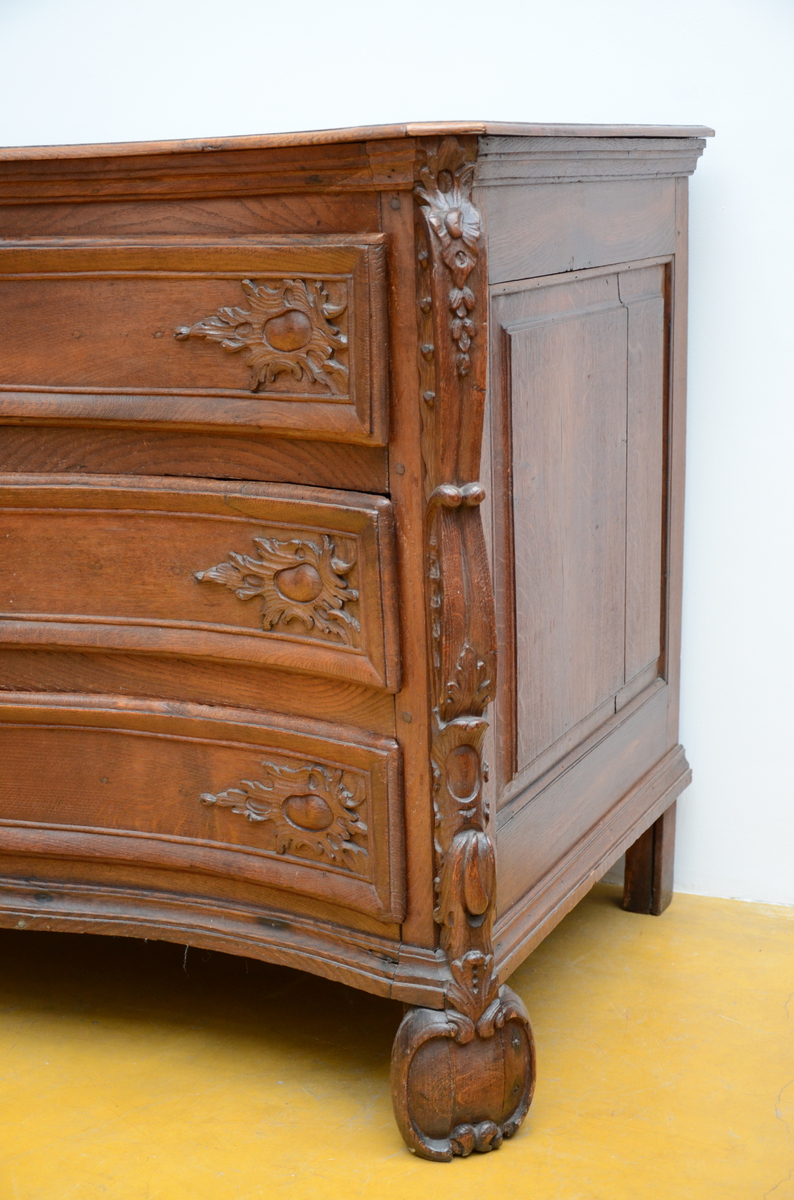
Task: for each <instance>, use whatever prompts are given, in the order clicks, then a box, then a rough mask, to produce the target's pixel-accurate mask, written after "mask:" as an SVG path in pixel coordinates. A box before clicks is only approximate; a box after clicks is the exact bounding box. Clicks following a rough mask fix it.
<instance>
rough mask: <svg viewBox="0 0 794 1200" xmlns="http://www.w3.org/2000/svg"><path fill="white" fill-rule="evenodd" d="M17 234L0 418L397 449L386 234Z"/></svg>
mask: <svg viewBox="0 0 794 1200" xmlns="http://www.w3.org/2000/svg"><path fill="white" fill-rule="evenodd" d="M148 242H149V244H147V245H141V244H140V243H139V242H138V243H137V244H136V241H135V239H132V238H130V239H100V238H97V239H94V240H84V241H83V240H80V239H77V238H62V239H59V240H58V241H44V240H41V241H32V240H31V241H30V242H21V243H6V244H5V245H3V246H2V247H1V248H0V319H1V320H2V325H3V331H4V339H3V340H4V352H3V362H2V367H1V368H0V419H2V418H6V419H11V418H16V419H23V420H27V421H31V420H34V419H37V420H39V421H41V420H45V419H50V420H53V419H58V420H60V421H61V422H63V421H76V420H80V421H86V420H90V421H99V422H107V421H112V422H115V423H124V424H127V423H129V422H146V423H147V424H154V425H162V424H163V423H166V424H169V425H173V426H186V427H191V428H197V427H202V426H204V427H218V426H226V427H231V428H236V429H238V430H239V428H240V427H241V426H242V427H248V428H250V429H252V430H254V429H257V430H265V429H267V430H272V431H273V432H279V433H282V434H286V435H288V436H293V437H311V436H316V435H318V434H321V435H323V436H328V437H333V438H336V439H338V440H341V441H353V442H370V443H375V444H381V445H382V444H385V441H386V434H387V431H386V415H387V409H386V404H387V401H386V365H385V357H384V345H385V292H384V288H385V277H384V259H383V246H382V244H381V243H382V239H381V238H380V237H379V236H378V235H365V236H362V237H360V238H353V237H350V236H338V237H328V236H326V237H309V236H306V235H295V236H294V237H291V238H281V239H279V238H248V239H245V238H234V239H233V238H230V239H228V240H227V241H225V242H218V241H217V240H216V241H212V240H211V239H204V240H201V239H190V238H179V237H170V238H166V237H150V238H149V239H148Z"/></svg>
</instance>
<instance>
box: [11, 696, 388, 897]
mask: <svg viewBox="0 0 794 1200" xmlns="http://www.w3.org/2000/svg"><path fill="white" fill-rule="evenodd" d="M0 742H2V759H3V772H2V779H0V859H1V858H2V852H3V851H6V852H8V853H17V854H18V853H27V854H30V855H43V856H45V857H46V856H49V857H60V858H71V859H85V860H89V861H90V860H94V859H99V860H102V861H103V862H112V861H115V862H119V863H129V864H137V865H139V866H148V867H161V868H163V869H165V870H166V872H170V871H174V870H176V871H178V870H184V871H193V872H195V871H198V872H199V873H205V874H209V875H215V876H221V877H226V878H229V879H239V880H244V881H248V882H249V883H260V884H262V885H265V886H269V887H276V888H280V889H285V890H286V891H291V892H297V893H304V894H308V895H313V896H317V897H319V898H321V899H325V900H328V901H331V902H334V903H338V904H341V905H342V906H343V907H345V906H346V907H349V908H353V909H356V910H359V911H362V912H367V913H370V914H373V915H376V916H379V917H382V918H383V919H386V920H392V919H393V920H399V919H400V918H401V915H402V910H403V908H404V888H403V850H402V818H401V798H400V770H399V750H398V747H397V744H396V743H395V742H394V741H393V740H392V739H390V738H385V737H378V736H375V735H372V734H366V733H364V732H362V731H360V730H355V729H352V728H350V727H345V726H323V725H322V724H321V723H320V722H314V721H308V720H305V719H304V720H300V719H297V718H293V719H289V718H284V717H278V716H276V715H274V714H255V713H246V712H245V710H241V709H237V710H228V709H226V710H223V709H214V708H211V707H202V706H198V705H190V704H183V705H177V704H173V703H170V704H169V703H164V702H157V701H148V702H147V701H142V700H140V701H129V700H123V699H121V698H119V697H113V696H107V697H80V696H64V695H58V696H54V695H49V696H47V695H37V694H20V693H17V694H15V695H13V694H12V695H8V694H7V695H6V696H4V697H3V699H2V702H1V703H0ZM163 886H164V887H167V879H166V878H165V877H164V879H163Z"/></svg>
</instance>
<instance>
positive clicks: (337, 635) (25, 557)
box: [0, 475, 399, 691]
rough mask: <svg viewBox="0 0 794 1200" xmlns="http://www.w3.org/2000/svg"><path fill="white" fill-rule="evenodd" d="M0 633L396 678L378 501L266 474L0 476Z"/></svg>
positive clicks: (34, 641) (378, 680) (41, 642)
mask: <svg viewBox="0 0 794 1200" xmlns="http://www.w3.org/2000/svg"><path fill="white" fill-rule="evenodd" d="M0 510H1V512H0V522H1V525H2V545H3V570H2V572H0V642H2V643H3V644H5V645H28V646H33V645H38V646H54V647H57V646H73V647H81V646H82V647H86V648H89V647H90V648H93V649H105V650H107V649H118V650H127V651H135V652H138V653H147V654H160V655H162V654H166V655H183V656H184V655H186V656H191V657H195V658H209V659H216V660H229V661H236V662H241V663H252V664H258V665H262V666H267V665H272V666H277V667H281V668H286V669H288V670H294V671H300V672H304V673H308V674H314V675H317V674H320V675H328V676H333V677H337V678H341V679H346V680H351V681H356V682H358V683H364V684H367V685H369V686H372V687H378V688H385V689H387V690H389V691H396V690H397V689H398V687H399V655H398V642H397V636H398V635H397V614H396V606H397V593H396V580H395V565H394V556H395V549H394V534H393V524H392V511H391V505H390V502H389V501H388V500H387V499H385V498H384V497H381V496H367V495H362V494H360V493H357V492H338V491H330V490H329V491H326V490H322V489H319V488H303V489H300V490H299V489H297V488H294V487H290V486H287V485H277V484H269V485H268V484H239V483H224V482H209V481H204V480H188V481H186V480H175V479H156V478H155V479H148V478H147V479H137V480H136V481H135V483H134V484H131V483H130V481H129V480H128V479H124V478H120V477H113V476H92V477H89V478H88V479H86V478H85V477H78V478H75V477H68V476H57V477H56V476H13V475H12V476H4V477H0Z"/></svg>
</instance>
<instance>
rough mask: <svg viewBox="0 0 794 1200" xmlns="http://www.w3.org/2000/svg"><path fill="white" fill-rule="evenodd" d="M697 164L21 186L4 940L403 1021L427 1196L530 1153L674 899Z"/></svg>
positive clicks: (56, 165) (444, 167) (550, 144)
mask: <svg viewBox="0 0 794 1200" xmlns="http://www.w3.org/2000/svg"><path fill="white" fill-rule="evenodd" d="M709 132H710V131H709V130H705V129H699V128H698V129H693V128H666V127H610V126H605V127H594V126H532V125H526V126H519V125H515V126H513V125H484V124H481V125H477V124H462V125H435V126H433V125H422V126H391V127H380V128H371V129H354V130H345V131H341V132H332V133H319V134H301V135H278V136H272V137H250V138H230V139H223V140H220V141H217V142H211V143H203V142H183V143H160V144H140V145H123V146H94V147H71V148H63V147H60V148H38V149H29V150H16V149H14V150H7V151H2V152H0V238H1V239H2V240H0V314H1V316H2V327H3V355H2V365H1V366H0V422H1V423H2V425H1V427H0V471H2V478H0V492H1V495H0V506H1V507H2V520H1V522H0V532H1V533H2V546H3V571H2V574H0V630H1V633H0V687H1V688H2V691H0V738H1V739H2V755H3V771H2V773H0V923H2V924H4V925H10V926H14V927H20V928H38V929H58V930H74V931H86V932H96V933H115V934H125V935H133V936H140V937H149V938H164V939H170V940H173V941H175V942H180V943H185V942H187V943H189V944H191V945H195V946H203V947H211V948H218V949H221V950H226V951H230V952H232V953H237V954H248V955H254V956H258V957H261V958H264V959H268V960H270V961H274V962H279V963H286V964H289V965H292V966H297V967H301V968H304V969H305V970H308V971H313V972H315V973H317V974H321V975H326V976H329V977H331V978H334V979H339V980H342V981H344V982H346V983H349V984H351V985H353V986H355V987H361V988H364V989H366V990H368V991H372V992H375V993H378V994H380V995H384V996H392V997H394V998H396V999H398V1000H402V1001H404V1002H405V1003H406V1004H407V1005H409V1006H411V1007H409V1008H408V1010H407V1012H406V1015H405V1018H404V1020H403V1023H402V1025H401V1027H400V1030H399V1033H398V1035H397V1039H396V1043H395V1047H394V1058H393V1067H392V1078H393V1092H394V1104H395V1112H396V1115H397V1120H398V1123H399V1126H400V1129H401V1131H402V1133H403V1136H404V1137H405V1140H406V1142H407V1143H408V1145H409V1147H410V1148H411V1149H412V1150H414V1151H416V1152H417V1153H419V1154H421V1155H424V1156H425V1157H428V1158H435V1159H441V1160H444V1159H449V1158H451V1157H452V1156H453V1155H454V1154H468V1153H469V1152H470V1151H472V1150H474V1149H476V1150H488V1149H494V1148H496V1147H497V1146H498V1145H499V1144H500V1142H501V1141H502V1139H503V1137H506V1136H509V1135H510V1134H512V1133H513V1132H514V1131H515V1129H516V1128H517V1127H518V1125H519V1124H520V1122H521V1120H522V1119H523V1117H524V1115H525V1114H526V1111H527V1109H528V1107H529V1104H530V1100H531V1097H532V1088H533V1085H534V1050H533V1044H532V1037H531V1033H530V1029H529V1023H528V1020H527V1014H526V1012H525V1010H524V1008H523V1006H522V1004H521V1002H520V1000H519V999H518V998H517V997H516V996H515V995H514V994H513V993H512V992H511V991H510V989H509V988H507V987H506V986H505V985H504V982H503V981H504V980H505V978H506V977H507V976H508V975H509V973H510V971H511V970H512V969H513V968H514V967H515V966H516V965H517V964H518V963H519V962H520V961H521V960H522V958H524V956H525V955H527V954H528V953H529V952H530V951H531V950H532V948H533V947H534V946H535V945H536V944H537V943H538V942H539V941H540V940H541V939H542V938H543V937H544V935H545V934H546V933H547V932H548V931H549V930H550V929H551V928H552V927H553V926H554V925H555V924H556V922H557V921H559V920H560V918H561V917H562V916H563V915H564V914H565V913H566V912H567V911H568V910H569V909H570V908H571V907H572V906H573V905H574V904H575V903H576V901H577V900H578V899H579V898H580V897H581V896H582V895H583V894H584V893H585V892H586V891H587V889H588V888H589V887H590V886H591V885H592V883H593V882H594V881H595V880H596V879H597V878H598V877H599V876H600V875H601V874H603V872H604V871H605V870H606V869H607V868H608V867H609V866H610V865H611V864H612V863H613V862H614V861H615V860H616V859H617V858H618V857H619V856H620V855H621V854H622V853H623V851H624V850H628V855H627V872H626V887H625V904H626V907H628V908H632V909H634V910H635V911H643V912H657V913H658V912H660V911H661V909H662V908H663V907H664V906H665V904H666V903H667V901H668V900H669V892H670V886H671V870H672V844H673V814H674V802H675V799H676V797H677V796H678V794H679V793H680V792H681V791H682V789H683V788H684V787H685V786H686V784H687V782H688V779H689V770H688V767H687V763H686V760H685V758H684V754H683V750H682V749H681V747H680V746H679V745H678V737H677V696H678V655H679V607H680V586H681V532H682V480H683V436H684V424H683V420H684V365H685V336H686V309H685V293H686V228H687V225H686V197H687V176H688V175H690V174H691V173H692V171H693V170H694V168H695V164H696V160H697V158H698V156H699V155H700V153H701V151H702V147H703V144H704V143H703V141H702V140H701V139H702V137H703V136H705V135H708V133H709Z"/></svg>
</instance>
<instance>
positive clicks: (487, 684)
mask: <svg viewBox="0 0 794 1200" xmlns="http://www.w3.org/2000/svg"><path fill="white" fill-rule="evenodd" d="M422 152H423V153H424V156H425V160H424V165H423V166H422V167H421V168H420V171H419V182H418V183H417V186H416V188H415V197H416V200H417V203H418V205H419V213H420V214H421V218H420V222H419V232H418V233H417V246H418V247H419V249H418V261H419V271H418V272H417V283H418V287H419V294H418V297H417V299H418V307H419V313H420V317H419V330H420V345H419V355H418V364H419V387H420V394H421V396H422V398H423V402H424V403H423V435H422V452H423V460H424V463H425V469H426V479H425V494H426V496H427V509H426V520H425V550H426V564H427V566H426V569H427V575H428V580H427V602H428V626H429V634H430V648H431V655H432V659H431V666H432V680H433V683H432V686H433V696H434V705H433V715H432V728H431V748H430V753H431V766H432V772H433V806H434V812H435V835H434V858H435V868H436V869H435V881H434V882H435V893H436V897H435V898H436V904H435V909H434V917H435V920H436V922H437V923H438V926H439V930H440V932H439V941H440V946H441V949H442V951H443V953H444V957H445V959H446V963H447V968H448V972H449V978H448V982H447V984H446V987H445V1009H444V1011H443V1013H440V1012H434V1011H432V1010H429V1009H423V1008H414V1009H412V1010H410V1011H409V1012H408V1014H407V1015H406V1017H405V1018H404V1020H403V1023H402V1025H401V1026H400V1030H399V1032H398V1035H397V1040H396V1042H395V1051H394V1057H393V1060H392V1075H393V1097H394V1107H395V1115H396V1117H397V1121H398V1124H399V1125H400V1129H401V1132H402V1134H403V1137H404V1138H405V1140H406V1142H407V1143H408V1145H409V1147H410V1148H411V1149H412V1150H414V1151H415V1152H416V1153H418V1154H420V1155H422V1157H424V1158H429V1159H434V1160H436V1161H449V1160H450V1159H451V1158H452V1157H453V1156H454V1155H466V1154H470V1153H471V1152H472V1151H473V1150H478V1151H486V1150H493V1149H496V1148H497V1147H498V1146H499V1144H500V1142H501V1141H502V1139H503V1138H504V1137H510V1136H511V1135H512V1134H513V1133H514V1132H515V1130H516V1129H517V1128H518V1126H519V1125H520V1123H521V1121H522V1120H523V1118H524V1116H525V1114H526V1112H527V1109H528V1107H529V1104H530V1102H531V1099H532V1087H533V1081H534V1049H533V1043H532V1035H531V1032H530V1029H529V1023H528V1019H527V1015H526V1012H525V1010H524V1008H523V1005H522V1004H521V1002H520V1000H519V999H518V997H517V996H515V995H514V994H513V993H512V992H511V991H510V989H509V988H507V987H505V986H502V987H500V986H499V981H498V977H497V975H496V973H495V970H494V953H493V922H494V917H495V911H496V854H495V848H494V844H493V841H492V839H491V836H490V832H489V811H488V803H487V800H486V796H485V792H484V786H485V782H486V780H487V777H488V768H487V764H486V763H485V761H484V759H483V753H482V751H483V741H484V738H485V733H486V730H487V728H488V725H487V721H486V720H485V718H484V716H483V714H484V712H485V709H486V708H487V706H488V704H489V702H490V700H491V699H492V696H493V692H494V686H495V678H496V635H495V621H494V612H493V592H492V586H491V580H490V574H489V568H488V558H487V553H486V548H485V541H484V535H483V529H482V521H481V518H480V513H479V507H478V506H479V505H480V503H481V502H482V500H483V499H484V496H485V491H484V489H483V488H482V486H481V485H480V484H479V483H474V482H469V481H470V480H471V478H472V475H471V474H470V472H472V473H473V472H474V471H476V469H477V467H476V463H477V462H478V461H479V455H480V438H481V432H480V431H481V423H482V401H483V397H484V394H485V377H484V375H485V370H484V362H483V358H482V353H481V352H480V353H478V350H479V347H476V346H475V345H474V344H473V339H474V337H475V334H476V332H477V331H476V329H475V325H474V322H473V319H472V316H471V314H472V312H473V310H474V309H475V306H476V303H477V299H478V296H477V290H479V292H480V296H479V299H480V303H481V304H483V305H484V303H485V294H484V272H482V271H478V272H477V274H476V275H475V276H474V282H473V286H471V287H470V286H469V282H468V281H469V277H470V276H471V274H472V272H473V271H474V269H475V267H476V266H477V263H478V257H479V248H480V247H479V242H480V236H481V222H480V216H479V213H478V212H477V210H476V208H475V207H474V205H473V204H472V202H471V198H470V187H471V179H472V174H473V167H474V158H475V157H476V147H475V146H473V145H471V144H469V145H468V146H467V145H466V144H464V143H462V142H460V141H458V139H456V138H444V139H441V140H439V141H435V140H433V139H427V140H426V141H423V151H422ZM445 326H447V327H448V330H449V338H450V339H451V342H452V343H453V345H452V346H450V342H449V341H447V340H444V341H442V334H441V332H440V330H444V328H445ZM431 339H432V340H431ZM436 343H439V344H436ZM467 477H468V478H467ZM439 1038H445V1039H449V1042H450V1045H449V1050H448V1051H447V1053H446V1054H445V1055H443V1056H439V1055H438V1053H437V1051H436V1050H435V1049H434V1048H433V1043H434V1042H436V1041H437V1040H438V1039H439ZM442 1061H443V1062H444V1063H445V1064H447V1065H446V1066H445V1071H448V1076H447V1079H448V1082H447V1081H446V1080H445V1084H444V1088H439V1087H438V1086H437V1084H436V1080H437V1077H438V1072H439V1063H440V1062H442ZM442 1093H443V1095H442ZM448 1094H449V1096H450V1097H451V1100H450V1102H449V1105H448V1106H446V1102H445V1097H446V1096H447V1095H448ZM428 1096H432V1097H433V1102H432V1106H428V1100H427V1097H428ZM428 1117H429V1118H430V1119H429V1120H428Z"/></svg>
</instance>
